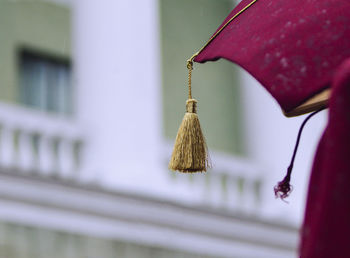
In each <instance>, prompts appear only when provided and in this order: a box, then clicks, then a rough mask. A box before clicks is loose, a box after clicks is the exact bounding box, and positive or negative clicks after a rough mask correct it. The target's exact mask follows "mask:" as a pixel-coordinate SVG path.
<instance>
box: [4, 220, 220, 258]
mask: <svg viewBox="0 0 350 258" xmlns="http://www.w3.org/2000/svg"><path fill="white" fill-rule="evenodd" d="M0 257H1V258H214V257H209V256H202V255H196V254H190V253H186V252H182V251H176V250H168V249H165V248H161V247H156V246H145V245H138V244H133V243H126V242H122V241H116V240H108V239H103V238H95V237H90V236H84V235H79V234H71V233H65V232H60V231H54V230H48V229H44V228H37V227H30V226H24V225H18V224H12V223H5V222H1V221H0ZM215 258H219V257H215Z"/></svg>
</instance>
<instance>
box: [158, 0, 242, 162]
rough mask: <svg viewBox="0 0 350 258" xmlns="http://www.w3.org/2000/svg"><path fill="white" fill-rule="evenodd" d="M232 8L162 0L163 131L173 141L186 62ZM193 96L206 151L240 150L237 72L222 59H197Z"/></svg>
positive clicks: (206, 0) (225, 2)
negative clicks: (206, 61) (204, 138)
mask: <svg viewBox="0 0 350 258" xmlns="http://www.w3.org/2000/svg"><path fill="white" fill-rule="evenodd" d="M232 8H233V2H232V1H230V0H216V1H214V0H177V1H174V0H160V17H161V18H160V19H161V23H160V24H161V47H162V65H161V67H162V75H163V78H162V82H163V116H164V134H165V136H166V137H167V138H169V139H171V140H173V139H175V136H176V132H177V129H178V127H179V125H180V123H181V120H182V117H183V115H184V112H185V102H186V99H187V94H188V90H187V74H188V72H187V69H186V66H185V63H186V60H187V59H188V58H189V57H191V56H192V54H193V53H195V52H196V51H198V50H199V49H200V48H201V47H202V46H203V45H204V44H205V42H206V41H207V40H208V38H209V37H210V36H211V35H212V33H213V32H214V31H215V30H216V28H217V27H218V26H219V25H220V24H221V23H222V21H223V20H224V18H225V17H226V16H227V15H228V13H229V12H230V11H231V9H232ZM192 84H193V97H194V98H196V99H197V100H198V115H199V118H200V121H201V125H202V128H203V131H204V134H205V136H206V139H207V142H208V146H209V148H210V149H216V150H221V151H225V152H228V153H231V154H238V155H242V154H243V153H244V150H243V146H242V141H241V138H242V137H241V136H242V135H241V134H242V131H241V123H240V121H241V119H240V113H241V110H240V106H241V105H240V103H239V101H240V97H239V81H238V79H237V70H236V67H235V65H234V64H232V63H229V62H228V61H225V60H220V61H217V62H208V63H205V64H198V63H195V66H194V71H193V76H192Z"/></svg>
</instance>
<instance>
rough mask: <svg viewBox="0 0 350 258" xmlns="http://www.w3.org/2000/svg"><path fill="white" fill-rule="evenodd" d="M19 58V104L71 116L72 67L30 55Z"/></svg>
mask: <svg viewBox="0 0 350 258" xmlns="http://www.w3.org/2000/svg"><path fill="white" fill-rule="evenodd" d="M19 58H20V60H19V61H20V62H19V65H20V88H19V89H20V103H22V104H24V105H27V106H30V107H33V108H37V109H40V110H44V111H48V112H54V113H59V114H65V115H68V114H70V113H71V112H72V86H71V67H70V63H69V62H68V61H66V60H58V59H54V58H49V57H46V56H43V55H39V54H34V53H31V52H28V51H21V53H20V55H19Z"/></svg>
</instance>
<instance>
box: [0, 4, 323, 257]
mask: <svg viewBox="0 0 350 258" xmlns="http://www.w3.org/2000/svg"><path fill="white" fill-rule="evenodd" d="M236 4H237V3H236V2H235V1H232V0H216V1H213V0H177V1H174V0H135V1H131V0H128V1H127V0H51V1H49V0H47V1H44V0H41V1H39V0H37V1H36V0H22V1H20V0H12V1H11V0H0V258H116V257H122V258H124V257H125V258H139V257H140V258H144V257H145V258H158V257H161V258H163V257H174V258H175V257H176V258H179V257H182V258H192V257H205V258H209V257H211V258H213V257H215V258H216V257H218V258H219V257H220V258H222V257H232V258H233V257H236V258H250V257H251V258H253V257H254V258H258V257H266V258H273V257H277V258H284V257H296V256H297V248H298V239H299V235H298V234H299V228H300V225H301V223H302V218H303V211H304V205H305V200H306V193H307V183H308V178H309V171H310V168H311V165H312V159H313V155H314V151H315V148H316V146H317V142H318V140H319V137H320V134H321V132H322V131H323V128H324V125H325V120H326V114H325V112H323V113H322V114H320V115H318V116H317V117H316V118H314V119H312V120H311V121H310V122H309V123H308V125H307V126H306V129H305V131H304V134H303V136H302V141H301V145H300V148H299V152H298V154H297V159H296V164H295V166H294V172H293V175H292V185H293V186H294V191H293V193H292V195H291V196H290V197H289V198H288V199H287V200H288V203H285V202H282V201H281V200H278V199H275V197H274V193H273V187H274V185H275V184H276V183H277V182H278V181H280V180H282V179H283V177H284V175H285V172H286V169H287V167H288V164H289V161H290V158H291V155H292V151H293V148H294V143H295V139H296V136H297V131H298V129H299V126H300V124H301V121H302V119H303V117H298V118H289V119H287V118H285V117H284V116H283V114H282V112H281V110H280V108H279V106H278V105H277V103H276V102H275V101H274V100H273V99H272V98H271V97H270V96H269V95H268V93H267V92H265V90H264V89H263V88H262V87H261V86H260V85H259V84H258V83H257V82H256V81H255V80H254V79H253V78H252V77H251V76H250V75H248V74H247V73H245V72H244V71H243V70H242V69H240V68H239V67H237V66H236V65H234V64H232V63H229V62H227V61H224V60H220V61H217V62H213V63H206V64H195V67H194V68H195V70H194V71H193V95H194V97H195V98H196V99H197V100H198V101H199V103H198V108H199V111H198V113H199V117H200V120H201V124H202V128H203V131H204V134H205V136H206V138H207V141H208V145H209V150H210V155H211V160H212V163H213V169H211V170H210V171H208V172H207V173H198V174H180V173H174V172H171V171H169V170H168V169H167V163H168V160H169V158H170V155H171V150H172V144H173V142H174V139H175V136H176V132H177V129H178V126H179V125H180V123H181V120H182V117H183V115H184V111H185V101H186V97H187V84H186V81H187V71H186V66H185V61H186V59H188V58H189V57H190V56H191V55H192V54H193V53H194V52H196V51H197V50H198V49H200V48H201V46H202V45H203V44H204V43H205V42H206V41H207V39H208V38H209V37H210V36H211V34H212V33H213V32H214V31H215V29H216V28H217V27H218V26H219V25H220V24H221V22H222V21H223V20H224V18H225V17H226V16H227V15H228V13H229V12H230V11H231V9H232V8H233V7H234V6H235V5H236ZM247 44H249V42H247Z"/></svg>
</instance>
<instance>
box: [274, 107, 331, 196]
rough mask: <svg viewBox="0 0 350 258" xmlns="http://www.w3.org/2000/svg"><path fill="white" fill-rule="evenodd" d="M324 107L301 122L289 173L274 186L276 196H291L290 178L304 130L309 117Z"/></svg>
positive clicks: (314, 113)
mask: <svg viewBox="0 0 350 258" xmlns="http://www.w3.org/2000/svg"><path fill="white" fill-rule="evenodd" d="M324 109H325V108H321V109H319V110H317V111H315V112H313V113H311V114H310V115H308V116H307V117H306V118H305V120H304V121H303V123H302V124H301V126H300V129H299V132H298V136H297V140H296V143H295V147H294V151H293V155H292V159H291V161H290V164H289V166H288V169H287V174H286V176H285V177H284V178H283V180H282V181H281V182H279V183H278V184H277V185H276V186H275V188H274V191H275V196H276V198H278V197H280V198H281V199H282V200H284V198H286V197H288V196H289V193H290V191H291V190H292V186H291V185H290V179H291V175H292V170H293V166H294V160H295V157H296V154H297V151H298V147H299V143H300V139H301V134H302V132H303V129H304V127H305V125H306V123H307V122H308V121H309V119H310V118H311V117H313V116H314V115H316V114H317V113H318V112H320V111H322V110H324Z"/></svg>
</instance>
